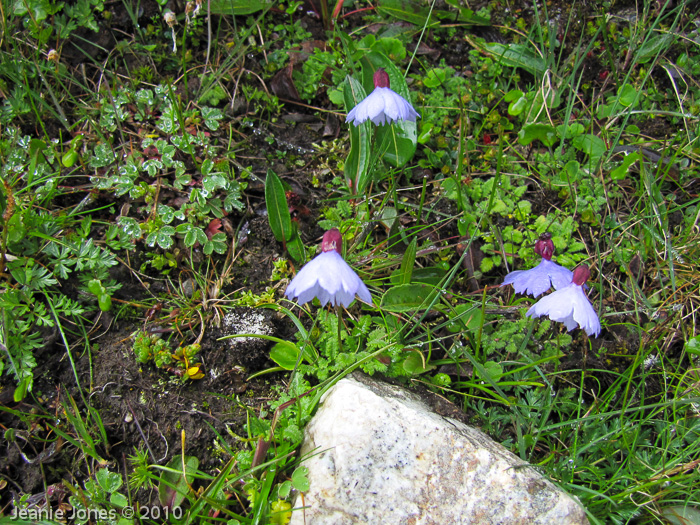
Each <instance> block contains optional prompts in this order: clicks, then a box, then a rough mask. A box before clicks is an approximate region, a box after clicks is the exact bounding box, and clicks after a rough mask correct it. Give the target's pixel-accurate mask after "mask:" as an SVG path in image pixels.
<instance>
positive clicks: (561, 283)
mask: <svg viewBox="0 0 700 525" xmlns="http://www.w3.org/2000/svg"><path fill="white" fill-rule="evenodd" d="M535 253H536V254H537V255H541V256H542V261H541V262H540V264H538V265H537V266H535V267H534V268H532V269H530V270H517V271H515V272H510V273H509V274H508V275H506V278H505V279H504V280H503V284H501V286H505V285H507V284H512V285H513V289H514V290H515V292H516V293H524V294H529V295H532V296H533V297H537V296H538V295H542V294H543V293H544V292H546V291H547V290H549V289H550V288H551V287H552V286H554V289H555V290H558V289H560V288H564V287H565V286H568V285H569V283H571V279H572V278H573V273H571V270H567V269H566V268H564V267H563V266H560V265H558V264H557V263H553V262H552V255H553V254H554V243H553V242H552V236H551V235H550V234H547V233H545V234H543V235H542V236H541V237H540V239H539V240H538V241H537V242H536V243H535Z"/></svg>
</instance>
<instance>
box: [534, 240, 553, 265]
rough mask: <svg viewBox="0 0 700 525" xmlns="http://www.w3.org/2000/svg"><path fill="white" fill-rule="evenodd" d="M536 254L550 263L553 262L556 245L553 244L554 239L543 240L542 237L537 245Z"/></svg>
mask: <svg viewBox="0 0 700 525" xmlns="http://www.w3.org/2000/svg"><path fill="white" fill-rule="evenodd" d="M550 237H551V236H550ZM535 253H536V254H537V255H539V256H541V257H544V258H545V259H547V260H548V261H551V260H552V255H554V243H553V242H552V239H549V238H547V239H543V238H542V237H540V238H539V240H538V241H537V242H536V243H535Z"/></svg>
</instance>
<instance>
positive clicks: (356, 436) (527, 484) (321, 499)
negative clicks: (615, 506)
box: [291, 375, 588, 525]
mask: <svg viewBox="0 0 700 525" xmlns="http://www.w3.org/2000/svg"><path fill="white" fill-rule="evenodd" d="M314 451H315V455H312V456H311V457H308V458H307V459H306V460H305V461H304V463H303V464H304V465H306V466H307V467H308V468H309V481H310V490H309V491H308V492H307V493H305V495H304V504H305V506H306V508H305V509H303V510H302V509H298V510H295V511H294V513H293V515H292V521H291V523H292V525H302V524H304V523H305V524H306V525H345V524H359V523H367V524H372V525H375V524H382V525H387V524H436V525H437V524H440V525H453V524H462V523H464V524H481V523H483V524H528V525H531V524H557V525H565V524H585V523H588V520H587V519H586V515H585V513H584V511H583V509H582V508H581V506H580V505H579V504H578V503H577V502H576V501H575V500H574V499H573V498H571V497H570V496H569V495H568V494H566V493H565V492H563V491H561V490H560V489H558V488H557V487H556V486H554V485H553V484H552V483H551V482H550V481H548V480H547V479H545V478H543V477H542V476H541V475H539V474H538V473H537V472H536V471H535V470H534V469H532V468H530V467H529V466H528V464H527V463H525V462H524V461H522V460H521V459H519V458H518V457H517V456H515V455H513V454H512V453H511V452H509V451H507V450H506V449H505V448H504V447H502V446H501V445H499V444H497V443H495V442H494V441H493V440H491V439H490V438H489V437H488V436H486V435H485V434H484V433H482V432H481V431H479V430H476V429H474V428H471V427H469V426H467V425H465V424H463V423H461V422H459V421H456V420H453V419H450V418H445V417H442V416H439V415H437V414H435V413H434V412H432V411H430V409H429V408H428V407H427V406H426V405H425V404H424V403H423V402H422V401H421V400H420V399H419V398H418V397H417V396H415V395H414V394H412V393H410V392H408V391H407V390H405V389H402V388H400V387H395V386H392V385H388V384H385V383H380V382H376V381H374V380H372V379H371V378H367V377H366V376H362V375H356V376H354V377H353V378H349V379H343V380H342V381H340V382H339V383H338V384H337V385H335V386H334V387H333V388H331V389H330V390H329V391H328V393H327V394H326V396H325V399H324V400H323V403H322V405H321V407H320V408H319V410H318V413H317V414H316V416H314V418H313V420H312V421H311V423H310V424H309V425H308V426H307V428H306V433H305V439H304V444H303V446H302V454H303V455H304V456H308V455H310V454H313V453H314ZM296 506H297V507H301V498H297V502H296Z"/></svg>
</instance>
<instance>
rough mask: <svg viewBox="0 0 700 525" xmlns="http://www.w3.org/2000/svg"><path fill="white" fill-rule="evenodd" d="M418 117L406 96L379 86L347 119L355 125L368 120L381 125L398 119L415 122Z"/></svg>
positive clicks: (353, 109) (351, 111)
mask: <svg viewBox="0 0 700 525" xmlns="http://www.w3.org/2000/svg"><path fill="white" fill-rule="evenodd" d="M417 117H420V115H419V114H418V112H417V111H416V110H415V109H413V106H412V105H411V104H410V103H409V102H408V101H407V100H406V99H405V98H403V97H402V96H401V95H399V94H398V93H396V92H395V91H393V90H392V89H391V88H382V87H378V88H374V91H372V92H371V93H370V94H369V95H367V96H366V97H365V98H364V100H362V101H361V102H360V103H359V104H358V105H357V106H355V107H354V108H352V109H351V110H350V112H349V113H348V116H347V117H346V118H345V120H346V122H352V123H353V124H354V125H355V126H359V125H360V124H362V123H363V122H364V121H366V120H371V121H372V122H373V123H374V124H375V125H377V126H381V125H384V124H391V123H392V122H395V121H397V120H410V121H412V122H415V120H416V118H417Z"/></svg>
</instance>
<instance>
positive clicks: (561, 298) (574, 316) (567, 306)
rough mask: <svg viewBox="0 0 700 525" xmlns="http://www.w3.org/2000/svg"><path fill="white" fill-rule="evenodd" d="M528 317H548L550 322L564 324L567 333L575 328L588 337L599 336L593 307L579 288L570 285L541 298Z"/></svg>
mask: <svg viewBox="0 0 700 525" xmlns="http://www.w3.org/2000/svg"><path fill="white" fill-rule="evenodd" d="M525 315H527V316H528V317H541V316H543V315H546V316H548V317H549V318H550V319H551V320H552V321H557V322H559V323H564V325H565V326H566V329H567V330H568V331H571V330H573V329H574V328H576V327H577V326H579V327H581V328H582V329H584V330H585V331H586V333H587V334H588V335H594V334H595V336H596V337H598V334H600V321H599V320H598V315H597V314H596V312H595V310H594V309H593V305H591V302H590V301H589V300H588V297H586V293H585V292H584V291H583V288H582V287H581V286H578V285H576V284H574V283H570V284H569V285H568V286H565V287H564V288H560V289H559V290H556V291H554V292H552V293H551V294H549V295H548V296H546V297H543V298H542V299H540V300H539V301H537V302H536V303H535V304H534V305H532V306H531V307H530V309H529V310H528V311H527V314H525Z"/></svg>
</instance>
